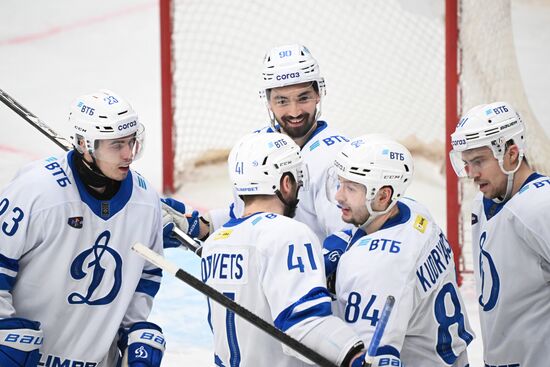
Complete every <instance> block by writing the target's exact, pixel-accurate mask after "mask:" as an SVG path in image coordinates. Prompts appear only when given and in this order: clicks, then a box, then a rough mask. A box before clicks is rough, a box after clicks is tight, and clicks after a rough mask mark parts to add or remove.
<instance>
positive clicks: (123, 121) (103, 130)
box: [69, 89, 145, 160]
mask: <svg viewBox="0 0 550 367" xmlns="http://www.w3.org/2000/svg"><path fill="white" fill-rule="evenodd" d="M69 122H70V123H71V124H72V127H73V134H74V135H73V137H72V140H73V145H74V146H75V147H76V149H77V150H78V151H79V152H81V153H83V152H84V149H82V147H81V146H80V144H79V140H81V139H84V142H85V144H86V148H85V149H86V150H87V151H88V152H89V153H90V154H91V155H92V156H93V157H96V154H95V153H96V149H97V148H98V141H99V140H107V139H109V140H110V139H119V138H125V137H128V136H130V135H132V134H134V135H135V138H136V140H135V144H133V146H132V149H133V160H136V159H137V158H139V156H140V155H141V152H142V150H143V149H142V148H143V143H144V138H145V132H144V130H145V129H144V127H143V125H142V124H141V123H140V122H139V119H138V115H137V113H136V112H135V111H134V109H133V108H132V106H130V104H129V103H128V102H127V101H126V100H125V99H123V98H122V97H120V96H119V95H118V94H116V93H114V92H112V91H110V90H107V89H102V90H100V91H97V92H94V93H91V94H86V95H83V96H80V97H79V98H77V99H76V100H75V101H74V102H73V104H72V105H71V110H70V113H69Z"/></svg>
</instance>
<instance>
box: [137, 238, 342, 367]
mask: <svg viewBox="0 0 550 367" xmlns="http://www.w3.org/2000/svg"><path fill="white" fill-rule="evenodd" d="M133 250H134V251H136V252H137V253H138V254H140V255H141V256H142V257H143V258H145V259H146V260H148V261H149V262H151V263H153V264H155V265H156V266H158V267H159V268H161V269H162V270H165V271H167V272H168V273H170V274H173V275H175V276H176V278H178V279H179V280H181V281H183V282H185V283H187V284H188V285H190V286H191V287H193V288H195V289H196V290H198V291H199V292H201V293H202V294H204V295H206V296H207V297H210V298H211V299H213V300H214V301H216V302H218V303H219V304H220V305H222V306H223V307H225V308H227V309H228V310H231V311H233V312H234V313H235V314H237V315H239V316H241V317H242V318H243V319H245V320H246V321H248V322H250V323H251V324H252V325H254V326H256V327H257V328H259V329H261V330H263V331H265V332H266V333H268V334H269V335H270V336H272V337H273V338H275V339H277V340H278V341H280V342H281V343H283V344H286V345H287V346H289V347H290V348H292V349H294V350H295V351H297V352H298V353H300V354H302V355H303V356H304V357H306V358H308V359H309V360H311V361H313V362H315V363H316V364H318V365H320V366H327V367H329V366H330V367H335V366H336V365H335V364H334V363H332V362H331V361H329V360H328V359H326V358H325V357H323V356H322V355H320V354H319V353H317V352H316V351H314V350H313V349H311V348H309V347H307V346H305V345H304V344H302V343H300V342H299V341H297V340H296V339H294V338H292V337H290V336H288V335H287V334H285V333H284V332H283V331H281V330H279V329H277V328H276V327H275V326H273V325H271V324H270V323H268V322H267V321H265V320H264V319H262V318H260V317H259V316H257V315H256V314H254V313H252V312H251V311H249V310H248V309H246V308H244V307H243V306H241V305H239V304H238V303H237V302H234V301H232V300H230V299H229V298H227V297H226V296H224V295H223V294H222V293H220V292H218V291H217V290H215V289H214V288H212V287H210V286H209V285H208V284H205V283H203V282H201V281H200V280H198V279H197V278H195V277H194V276H192V275H191V274H189V273H187V272H186V271H185V270H183V269H180V268H178V267H177V266H176V265H175V264H173V263H171V262H169V261H167V260H166V259H165V258H164V257H162V256H161V255H159V254H157V253H156V252H154V251H153V250H151V249H149V248H148V247H146V246H144V245H143V244H141V243H136V244H135V245H134V246H133Z"/></svg>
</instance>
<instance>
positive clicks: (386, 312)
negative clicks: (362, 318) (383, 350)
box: [364, 296, 395, 367]
mask: <svg viewBox="0 0 550 367" xmlns="http://www.w3.org/2000/svg"><path fill="white" fill-rule="evenodd" d="M394 304H395V297H393V296H388V298H386V303H385V304H384V308H383V309H382V316H380V320H378V324H377V325H376V329H374V333H373V335H372V339H371V341H370V344H369V349H367V355H366V356H365V364H364V366H365V367H371V366H372V362H374V357H376V351H377V350H378V346H379V345H380V340H382V336H383V335H384V329H385V328H386V324H387V323H388V319H389V318H390V314H391V311H392V309H393V305H394Z"/></svg>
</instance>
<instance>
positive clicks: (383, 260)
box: [331, 134, 473, 367]
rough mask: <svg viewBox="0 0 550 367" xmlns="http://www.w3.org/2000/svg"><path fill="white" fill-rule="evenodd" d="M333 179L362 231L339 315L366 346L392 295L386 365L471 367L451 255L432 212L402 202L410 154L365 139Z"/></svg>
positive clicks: (345, 210) (340, 287) (347, 262)
mask: <svg viewBox="0 0 550 367" xmlns="http://www.w3.org/2000/svg"><path fill="white" fill-rule="evenodd" d="M332 173H333V174H334V176H332V177H335V178H337V179H338V182H339V187H338V189H337V191H336V193H335V194H334V196H333V197H334V198H335V199H336V200H337V202H338V204H339V205H340V207H341V212H342V219H343V220H344V221H346V222H348V223H352V224H354V225H355V226H356V227H357V229H356V230H355V231H354V233H353V235H352V240H351V242H350V244H349V246H348V248H347V250H346V251H345V252H344V254H343V255H342V256H341V258H340V261H339V264H338V268H337V270H336V283H335V285H336V298H337V299H336V308H337V310H338V315H339V316H340V317H341V318H342V319H343V320H345V321H346V322H347V323H348V324H349V325H351V326H352V327H353V328H354V329H355V330H356V331H357V332H358V333H359V334H360V336H361V337H362V338H363V341H364V342H366V343H367V342H369V341H370V340H371V339H372V336H373V332H374V329H375V326H376V325H377V322H378V320H379V317H380V312H381V309H382V307H383V305H384V302H385V300H386V298H387V296H388V295H392V296H394V297H395V300H396V301H395V306H394V310H393V313H392V314H391V316H390V319H389V321H388V324H387V326H386V329H385V334H384V336H383V337H382V340H381V344H380V348H379V353H384V354H387V355H391V356H392V357H388V359H387V360H386V361H385V363H386V364H385V365H387V366H396V365H401V364H400V363H403V365H405V366H407V367H436V366H437V367H440V366H456V367H466V366H467V365H468V359H467V354H466V347H467V345H468V344H469V343H470V342H471V341H472V339H473V332H472V331H471V329H470V326H469V323H468V318H467V316H466V313H465V311H466V310H465V308H464V303H463V301H462V298H461V296H460V293H459V291H458V286H457V284H456V280H455V266H454V262H453V254H452V250H451V247H450V245H449V243H448V242H447V240H446V238H445V236H444V235H443V233H442V231H441V229H440V228H439V227H438V226H437V224H436V223H435V222H434V220H433V218H432V217H431V215H430V213H429V212H428V210H427V209H426V208H425V207H424V206H422V205H421V204H419V203H417V202H416V201H413V200H411V199H406V198H403V194H404V193H405V190H406V188H407V187H408V186H409V184H410V181H411V178H412V175H413V161H412V157H411V154H410V152H409V151H408V150H407V149H406V148H405V147H404V146H402V145H401V144H399V143H397V142H395V141H393V140H391V139H390V138H389V137H387V136H384V135H379V134H372V135H364V136H361V137H359V138H356V139H353V140H352V141H351V143H349V144H348V145H346V146H345V147H344V149H343V150H342V151H341V152H340V153H339V155H338V156H337V157H336V160H335V162H334V171H333V172H332ZM331 186H333V185H331ZM399 359H400V360H401V361H399Z"/></svg>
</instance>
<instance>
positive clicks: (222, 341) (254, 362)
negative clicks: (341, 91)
mask: <svg viewBox="0 0 550 367" xmlns="http://www.w3.org/2000/svg"><path fill="white" fill-rule="evenodd" d="M228 161H229V162H228V163H229V174H230V177H231V181H232V182H233V185H234V189H235V190H236V191H237V193H238V194H239V195H240V196H241V198H242V199H243V200H244V203H245V206H244V212H243V216H242V217H239V218H233V219H231V220H229V221H228V222H227V223H226V224H224V225H223V226H222V227H220V228H219V229H218V230H216V231H215V232H214V233H213V234H212V235H211V236H209V237H208V239H207V240H206V242H205V243H204V247H203V251H202V260H201V273H202V280H203V281H204V282H205V283H207V284H208V285H211V286H212V287H214V288H216V289H217V290H218V291H220V292H222V293H223V294H225V295H226V296H227V297H229V298H231V299H232V300H234V301H236V302H237V303H239V304H241V305H242V306H244V307H245V308H247V309H249V310H250V311H252V312H254V313H255V314H257V315H258V316H259V317H261V318H263V319H264V320H266V321H268V322H272V323H273V324H274V325H275V326H276V327H277V328H279V329H281V330H282V331H284V332H286V333H287V334H289V335H290V336H291V337H294V338H295V339H297V340H298V341H300V342H302V343H303V344H305V345H307V346H309V347H310V348H312V349H314V350H316V351H318V352H319V353H320V354H322V355H324V356H325V357H326V358H327V359H329V360H332V361H333V362H334V363H336V364H337V365H339V366H340V365H341V366H349V365H350V363H352V362H353V363H355V364H353V366H360V365H361V363H362V361H363V357H362V355H360V354H358V353H359V352H360V351H361V350H362V349H363V343H362V342H361V340H360V338H359V337H358V336H357V335H356V333H355V332H353V330H352V329H351V328H350V327H349V326H347V325H345V323H344V322H342V321H341V320H340V319H338V318H337V317H335V316H333V315H332V312H331V299H330V296H329V294H328V291H327V289H326V287H325V285H324V284H325V277H324V269H323V268H324V266H323V262H322V255H321V247H320V244H319V241H318V240H317V237H316V236H315V234H314V233H313V232H312V231H311V229H309V228H308V227H307V226H306V225H305V224H303V223H300V222H298V221H296V220H293V219H291V217H292V216H293V213H294V210H295V209H296V204H297V201H298V200H297V195H298V191H299V189H300V187H301V185H302V182H303V179H304V178H303V174H304V173H303V172H304V170H303V166H302V164H301V157H300V152H299V147H298V146H297V145H296V144H295V143H294V141H293V140H292V139H291V138H290V137H289V136H288V135H284V134H280V133H272V134H249V135H247V136H245V137H244V138H243V139H242V140H241V141H240V142H238V143H237V144H236V145H235V147H234V148H233V150H232V151H231V153H230V156H229V160H228ZM209 311H210V312H209V316H208V320H209V322H210V325H211V327H212V330H213V333H214V353H215V356H214V358H215V364H216V365H217V366H235V365H239V366H260V365H269V366H275V367H276V366H285V367H286V366H302V365H305V363H304V362H303V360H302V358H303V357H298V356H299V355H298V354H296V352H293V351H292V350H291V349H288V348H287V347H284V346H282V344H281V343H280V342H278V341H276V340H275V339H273V338H272V337H270V336H269V335H268V334H266V333H265V332H264V331H262V330H259V329H257V328H256V327H254V326H253V325H251V324H250V323H248V322H247V321H245V320H243V319H241V318H238V317H235V315H234V314H233V313H232V312H229V311H227V310H226V309H225V308H223V307H222V306H220V305H218V304H216V303H213V302H209ZM283 351H284V352H283ZM298 358H300V359H298ZM374 365H375V366H378V361H377V362H376V363H375V364H374ZM382 365H383V364H382Z"/></svg>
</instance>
